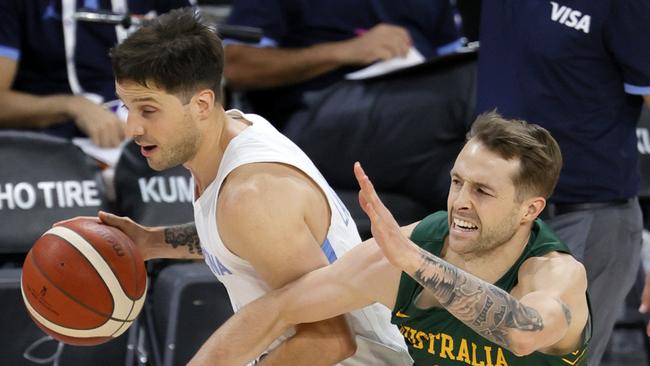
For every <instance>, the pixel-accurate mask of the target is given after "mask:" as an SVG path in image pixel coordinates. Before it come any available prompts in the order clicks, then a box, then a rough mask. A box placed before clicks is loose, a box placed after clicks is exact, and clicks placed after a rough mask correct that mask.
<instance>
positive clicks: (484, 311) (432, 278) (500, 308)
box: [412, 251, 571, 349]
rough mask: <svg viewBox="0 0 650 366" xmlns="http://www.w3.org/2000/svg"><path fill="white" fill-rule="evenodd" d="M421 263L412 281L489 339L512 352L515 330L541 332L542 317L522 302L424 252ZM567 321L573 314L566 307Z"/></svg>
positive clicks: (542, 325) (422, 252)
mask: <svg viewBox="0 0 650 366" xmlns="http://www.w3.org/2000/svg"><path fill="white" fill-rule="evenodd" d="M420 254H421V263H420V265H419V267H418V269H417V270H416V271H415V273H413V275H412V277H413V278H414V279H415V280H417V281H418V282H419V283H420V284H421V285H422V286H424V287H426V288H428V289H429V290H431V291H432V292H433V294H434V295H435V297H436V299H437V300H438V301H439V302H440V304H441V305H442V306H444V307H445V308H446V309H447V310H448V311H449V312H450V313H452V314H453V315H454V316H455V317H456V318H458V319H459V320H461V321H462V322H463V323H465V324H466V325H467V326H469V327H470V328H472V329H473V330H474V331H476V332H477V333H478V334H480V335H482V336H483V337H485V338H486V339H488V340H490V341H492V342H494V343H496V344H499V345H501V346H503V347H505V348H507V349H511V337H510V336H509V335H510V334H511V332H512V331H513V330H520V331H521V330H523V331H540V330H542V329H544V323H543V321H542V317H541V316H540V314H539V313H538V312H537V311H536V310H535V309H533V308H531V307H529V306H526V305H524V304H522V303H521V302H520V301H519V300H517V299H516V298H514V297H513V296H511V295H510V294H508V293H507V292H505V291H503V290H502V289H500V288H498V287H496V286H494V285H492V284H489V283H487V282H485V281H483V280H481V279H479V278H477V277H475V276H473V275H471V274H469V273H467V272H464V271H462V270H460V269H458V268H457V267H455V266H453V265H451V264H449V263H447V262H445V261H443V260H442V259H440V258H438V257H436V256H434V255H432V254H430V253H428V252H425V251H421V252H420ZM563 309H565V317H567V321H570V317H571V315H570V314H571V313H570V311H569V309H568V308H567V307H566V306H564V307H563Z"/></svg>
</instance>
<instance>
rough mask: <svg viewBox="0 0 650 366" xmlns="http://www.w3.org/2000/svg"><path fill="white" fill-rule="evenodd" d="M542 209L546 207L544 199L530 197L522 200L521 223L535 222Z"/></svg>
mask: <svg viewBox="0 0 650 366" xmlns="http://www.w3.org/2000/svg"><path fill="white" fill-rule="evenodd" d="M544 207H546V200H545V199H544V197H531V198H528V199H526V200H524V202H523V205H522V210H523V216H522V221H524V222H531V221H533V220H535V219H536V218H537V217H538V216H539V215H540V214H541V213H542V211H543V210H544Z"/></svg>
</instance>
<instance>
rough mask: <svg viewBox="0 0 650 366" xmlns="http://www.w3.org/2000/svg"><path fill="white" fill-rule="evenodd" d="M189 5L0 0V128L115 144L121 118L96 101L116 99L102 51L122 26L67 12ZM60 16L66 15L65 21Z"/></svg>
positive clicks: (174, 1)
mask: <svg viewBox="0 0 650 366" xmlns="http://www.w3.org/2000/svg"><path fill="white" fill-rule="evenodd" d="M187 5H189V0H153V1H144V0H85V1H75V0H30V1H18V0H0V128H15V129H38V130H42V131H43V132H46V133H49V134H53V135H56V136H61V137H64V138H72V137H76V136H88V137H90V138H91V139H92V141H93V142H94V143H95V144H96V145H98V146H102V147H112V146H117V145H118V144H119V143H120V142H121V141H122V140H123V138H124V127H123V123H122V122H121V121H120V120H119V119H118V118H117V116H116V115H115V113H113V112H114V111H111V110H110V108H106V107H105V106H102V103H105V102H113V101H115V100H116V99H117V98H116V97H115V83H114V79H113V73H112V72H111V64H110V60H109V57H108V50H109V49H110V47H112V46H114V45H115V44H116V43H117V41H118V39H120V38H123V37H124V36H125V35H126V30H125V29H124V28H123V27H121V26H114V25H109V24H92V23H87V22H82V21H74V20H73V19H72V14H73V13H74V12H75V11H77V10H78V9H79V8H82V7H84V8H86V9H89V10H91V11H98V10H99V11H101V10H111V9H116V8H118V9H119V8H121V9H122V10H121V11H119V12H121V13H127V12H130V13H131V14H143V15H144V14H147V15H153V14H155V13H164V12H167V11H169V10H170V9H174V8H178V7H183V6H187ZM64 19H65V20H70V22H66V23H65V24H66V25H65V26H64V25H63V20H64ZM110 104H113V103H110ZM114 107H115V108H116V107H117V104H115V105H114ZM115 108H114V109H115Z"/></svg>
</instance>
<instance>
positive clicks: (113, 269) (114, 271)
mask: <svg viewBox="0 0 650 366" xmlns="http://www.w3.org/2000/svg"><path fill="white" fill-rule="evenodd" d="M102 225H103V224H102ZM64 227H66V228H67V229H69V230H72V231H74V232H75V233H76V234H77V235H79V236H80V237H82V238H83V240H85V241H87V242H88V243H92V241H90V240H88V238H86V237H85V236H83V235H82V234H80V233H78V232H77V230H73V229H71V228H68V227H67V226H64ZM73 247H74V245H73ZM93 247H94V245H93ZM95 251H96V252H97V254H99V256H100V257H102V259H103V260H104V262H106V264H107V265H108V268H110V269H111V271H113V273H119V272H118V271H116V269H115V268H114V267H113V266H112V265H111V262H110V261H109V260H107V259H106V257H104V255H103V254H102V252H100V251H99V250H97V249H95ZM82 255H83V254H82ZM91 264H92V263H91ZM131 264H133V263H131ZM93 268H94V266H93ZM132 269H134V268H132ZM133 274H134V275H135V274H136V273H135V271H134V272H133ZM115 277H117V275H115ZM135 282H136V289H137V282H138V280H137V278H136V280H135ZM117 283H118V284H119V285H120V287H121V288H122V292H123V293H124V294H125V295H126V297H128V298H129V300H131V301H136V300H137V298H133V297H131V295H130V294H129V293H128V292H127V291H126V289H125V288H124V285H123V284H122V281H119V278H118V281H117ZM113 305H114V304H113Z"/></svg>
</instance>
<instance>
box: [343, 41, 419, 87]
mask: <svg viewBox="0 0 650 366" xmlns="http://www.w3.org/2000/svg"><path fill="white" fill-rule="evenodd" d="M423 62H424V56H422V54H421V53H420V52H419V51H418V50H416V49H415V48H414V47H411V48H410V49H409V52H408V54H406V56H404V57H395V58H391V59H389V60H385V61H379V62H376V63H374V64H372V65H370V66H368V67H366V68H363V69H361V70H357V71H355V72H351V73H349V74H346V75H345V78H346V79H348V80H362V79H368V78H372V77H375V76H380V75H384V74H388V73H389V72H391V71H395V70H399V69H403V68H406V67H410V66H415V65H419V64H421V63H423Z"/></svg>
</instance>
